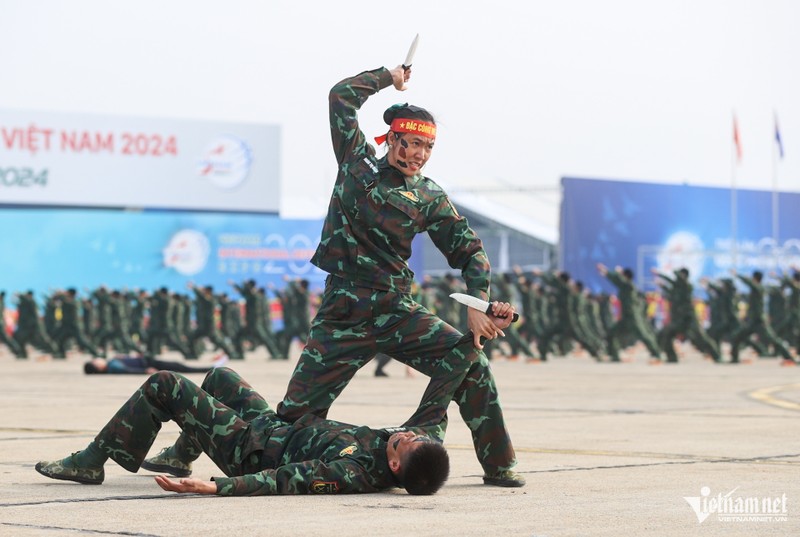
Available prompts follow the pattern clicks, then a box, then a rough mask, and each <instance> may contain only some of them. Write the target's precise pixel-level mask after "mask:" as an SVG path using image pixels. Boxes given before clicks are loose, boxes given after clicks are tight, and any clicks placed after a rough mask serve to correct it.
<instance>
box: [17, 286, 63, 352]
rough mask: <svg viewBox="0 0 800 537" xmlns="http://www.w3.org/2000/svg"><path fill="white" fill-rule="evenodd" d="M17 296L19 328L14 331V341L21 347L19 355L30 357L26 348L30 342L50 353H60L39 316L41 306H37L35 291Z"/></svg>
mask: <svg viewBox="0 0 800 537" xmlns="http://www.w3.org/2000/svg"><path fill="white" fill-rule="evenodd" d="M16 296H17V330H16V332H14V341H16V342H17V345H18V346H19V349H20V354H19V355H18V356H17V357H18V358H27V357H28V351H27V349H26V348H25V347H26V345H27V344H28V343H30V344H32V345H34V346H35V347H38V348H39V349H42V350H43V351H44V352H46V353H48V354H51V355H54V356H55V355H58V349H57V348H56V345H55V343H53V340H52V339H50V337H49V336H48V335H47V334H46V333H45V331H44V325H43V323H42V319H41V318H40V317H39V308H38V307H37V306H36V299H35V298H33V291H28V292H26V293H23V294H21V295H20V294H17V295H16Z"/></svg>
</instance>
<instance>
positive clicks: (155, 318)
mask: <svg viewBox="0 0 800 537" xmlns="http://www.w3.org/2000/svg"><path fill="white" fill-rule="evenodd" d="M149 303H150V322H149V324H148V327H147V328H148V333H147V350H148V352H149V353H150V354H151V355H153V356H159V355H160V354H161V348H162V347H163V346H164V344H167V345H169V346H170V347H171V348H173V349H176V350H177V351H178V352H180V353H181V354H182V355H183V357H184V358H189V357H190V356H191V353H190V352H189V348H188V347H187V346H186V343H185V342H184V341H183V340H181V339H178V337H177V334H178V333H177V331H176V330H175V326H174V323H175V316H174V313H173V309H174V307H175V304H174V300H173V298H172V296H170V294H169V291H168V290H167V288H166V287H162V288H161V289H159V290H158V291H156V292H155V293H153V296H152V297H150V300H149Z"/></svg>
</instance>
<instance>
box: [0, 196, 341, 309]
mask: <svg viewBox="0 0 800 537" xmlns="http://www.w3.org/2000/svg"><path fill="white" fill-rule="evenodd" d="M0 226H1V229H3V230H4V232H3V233H2V234H0V259H2V271H0V274H2V276H0V289H3V290H6V291H7V293H8V294H9V295H10V294H11V293H13V292H20V291H26V290H28V289H30V290H33V291H34V292H35V293H36V296H37V297H39V298H41V297H42V296H43V295H44V294H45V293H48V292H49V290H50V289H65V288H69V287H74V288H76V289H78V290H79V291H81V292H83V290H84V289H94V288H96V287H98V286H100V285H105V286H107V287H109V288H115V289H123V288H125V289H146V290H148V291H153V290H155V289H158V288H160V287H167V288H169V289H170V290H171V291H179V292H187V291H186V285H187V283H188V282H194V283H195V284H197V285H213V286H214V288H215V291H217V292H223V291H228V293H229V294H230V295H231V296H235V295H236V293H235V291H234V290H233V289H232V288H231V287H230V285H229V283H228V281H229V280H233V281H234V282H236V283H241V282H242V281H243V280H245V279H251V278H252V279H255V280H256V281H257V282H258V283H259V285H260V286H261V285H263V286H267V285H269V284H272V285H274V286H275V287H277V288H281V287H283V286H285V279H287V278H298V277H299V278H306V279H308V280H309V282H310V288H311V289H312V290H315V291H318V290H321V289H322V287H323V285H324V279H325V276H326V274H325V273H323V272H322V271H320V270H319V269H317V268H316V267H314V266H313V265H312V264H311V263H310V261H309V260H310V259H311V256H312V255H313V253H314V250H315V249H316V247H317V243H318V242H319V236H320V230H321V229H322V221H321V220H282V219H281V218H280V217H278V216H277V215H269V214H235V213H226V214H219V213H202V212H183V211H180V212H168V211H153V212H149V211H144V212H125V211H113V210H80V209H20V208H3V209H0ZM9 302H10V301H8V300H7V305H8V303H9Z"/></svg>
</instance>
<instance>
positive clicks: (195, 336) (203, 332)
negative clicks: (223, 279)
mask: <svg viewBox="0 0 800 537" xmlns="http://www.w3.org/2000/svg"><path fill="white" fill-rule="evenodd" d="M192 289H193V290H194V295H195V320H196V321H197V326H196V327H195V329H194V332H192V335H191V337H189V351H190V352H191V353H192V354H191V355H190V356H191V357H192V358H193V359H196V358H197V357H198V356H199V355H200V354H202V353H203V349H204V339H205V338H208V340H209V341H211V343H212V344H213V345H214V346H215V347H216V348H218V349H220V350H222V352H224V353H225V354H227V355H228V356H229V357H230V358H232V359H238V358H240V356H239V354H238V353H237V352H236V350H235V349H234V348H233V346H232V344H231V342H230V340H229V339H228V338H226V337H225V336H223V335H222V333H221V332H220V331H219V328H217V321H216V319H215V317H216V312H217V297H216V296H215V295H214V293H213V289H212V288H210V287H205V288H203V289H198V288H197V287H192Z"/></svg>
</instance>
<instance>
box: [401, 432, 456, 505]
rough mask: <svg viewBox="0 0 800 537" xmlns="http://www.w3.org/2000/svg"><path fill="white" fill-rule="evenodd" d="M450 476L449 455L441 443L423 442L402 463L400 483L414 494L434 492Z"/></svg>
mask: <svg viewBox="0 0 800 537" xmlns="http://www.w3.org/2000/svg"><path fill="white" fill-rule="evenodd" d="M449 476H450V456H449V455H448V454H447V450H446V449H445V448H444V446H443V445H441V444H439V443H437V442H425V443H423V444H421V445H420V446H419V447H418V448H416V449H415V450H414V451H412V452H411V453H410V454H409V455H408V457H407V458H406V460H405V461H404V463H403V466H402V469H401V475H400V476H399V479H400V483H401V484H402V485H403V487H404V488H405V489H406V492H408V493H409V494H414V495H430V494H435V493H436V491H437V490H439V489H440V488H442V485H444V482H445V481H447V478H448V477H449Z"/></svg>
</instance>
